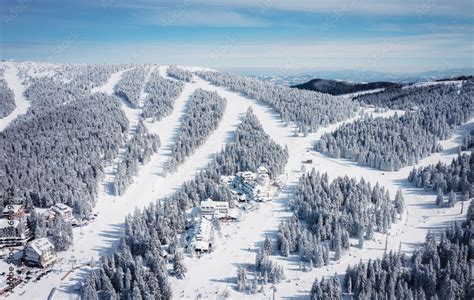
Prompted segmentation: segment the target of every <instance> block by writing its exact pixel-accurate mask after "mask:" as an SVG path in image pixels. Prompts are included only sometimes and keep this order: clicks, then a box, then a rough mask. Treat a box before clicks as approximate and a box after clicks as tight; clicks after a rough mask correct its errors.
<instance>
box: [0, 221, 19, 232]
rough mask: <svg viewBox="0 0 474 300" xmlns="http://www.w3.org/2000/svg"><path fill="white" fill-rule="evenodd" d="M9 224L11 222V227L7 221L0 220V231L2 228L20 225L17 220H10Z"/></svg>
mask: <svg viewBox="0 0 474 300" xmlns="http://www.w3.org/2000/svg"><path fill="white" fill-rule="evenodd" d="M10 222H13V225H12V224H11V223H10V224H9V223H8V219H5V218H3V219H0V229H4V228H8V227H14V228H16V227H18V225H19V224H20V221H18V220H11V221H10Z"/></svg>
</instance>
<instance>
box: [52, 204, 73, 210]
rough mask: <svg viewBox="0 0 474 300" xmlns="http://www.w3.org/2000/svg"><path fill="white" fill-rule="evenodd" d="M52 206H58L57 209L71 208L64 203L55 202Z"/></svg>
mask: <svg viewBox="0 0 474 300" xmlns="http://www.w3.org/2000/svg"><path fill="white" fill-rule="evenodd" d="M53 207H55V208H58V209H59V210H72V209H71V208H70V207H69V206H67V205H66V204H64V203H56V204H55V205H54V206H53Z"/></svg>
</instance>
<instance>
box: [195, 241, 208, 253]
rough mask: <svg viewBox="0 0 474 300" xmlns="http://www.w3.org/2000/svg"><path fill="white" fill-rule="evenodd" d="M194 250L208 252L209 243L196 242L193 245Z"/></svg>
mask: <svg viewBox="0 0 474 300" xmlns="http://www.w3.org/2000/svg"><path fill="white" fill-rule="evenodd" d="M194 249H196V250H201V251H208V250H209V242H207V241H206V242H205V241H196V242H195V243H194Z"/></svg>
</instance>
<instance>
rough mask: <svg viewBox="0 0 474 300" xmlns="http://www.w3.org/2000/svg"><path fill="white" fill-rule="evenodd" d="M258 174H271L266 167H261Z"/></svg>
mask: <svg viewBox="0 0 474 300" xmlns="http://www.w3.org/2000/svg"><path fill="white" fill-rule="evenodd" d="M257 173H258V174H268V173H269V172H268V169H267V168H266V167H265V166H260V167H258V169H257Z"/></svg>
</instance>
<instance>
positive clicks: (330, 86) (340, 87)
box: [293, 79, 401, 96]
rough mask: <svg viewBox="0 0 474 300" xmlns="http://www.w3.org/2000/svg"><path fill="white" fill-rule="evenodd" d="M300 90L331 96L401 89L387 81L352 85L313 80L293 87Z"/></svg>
mask: <svg viewBox="0 0 474 300" xmlns="http://www.w3.org/2000/svg"><path fill="white" fill-rule="evenodd" d="M293 87H294V88H297V89H300V90H310V91H318V92H321V93H326V94H331V95H336V96H337V95H342V94H350V93H356V92H360V91H367V90H375V89H382V88H390V87H401V84H399V83H395V82H387V81H377V82H371V83H352V82H347V81H338V80H331V79H313V80H310V81H308V82H306V83H303V84H298V85H295V86H293Z"/></svg>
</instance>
